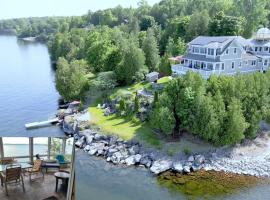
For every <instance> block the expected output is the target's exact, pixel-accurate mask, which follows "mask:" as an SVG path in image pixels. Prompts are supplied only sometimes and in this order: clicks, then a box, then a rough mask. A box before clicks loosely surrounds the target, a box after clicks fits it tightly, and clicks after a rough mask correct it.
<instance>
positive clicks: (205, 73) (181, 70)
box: [172, 64, 222, 79]
mask: <svg viewBox="0 0 270 200" xmlns="http://www.w3.org/2000/svg"><path fill="white" fill-rule="evenodd" d="M172 71H173V73H176V74H179V75H184V74H186V73H187V72H188V71H193V72H197V73H199V74H201V76H202V77H203V78H206V79H207V78H209V77H210V76H211V75H213V74H216V75H220V74H222V71H217V70H207V69H197V68H191V67H187V66H184V65H182V64H178V65H172Z"/></svg>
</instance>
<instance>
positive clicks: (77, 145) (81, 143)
mask: <svg viewBox="0 0 270 200" xmlns="http://www.w3.org/2000/svg"><path fill="white" fill-rule="evenodd" d="M84 144H85V136H82V137H81V138H80V139H79V140H78V141H77V142H75V146H76V147H79V148H82V147H83V145H84Z"/></svg>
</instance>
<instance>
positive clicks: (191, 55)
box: [183, 53, 220, 62]
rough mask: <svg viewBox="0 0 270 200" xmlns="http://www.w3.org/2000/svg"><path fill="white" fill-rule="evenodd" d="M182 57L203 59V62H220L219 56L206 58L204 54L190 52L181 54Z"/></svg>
mask: <svg viewBox="0 0 270 200" xmlns="http://www.w3.org/2000/svg"><path fill="white" fill-rule="evenodd" d="M183 58H184V59H192V60H198V61H205V62H220V57H219V56H217V57H216V58H206V57H205V55H199V54H190V53H188V54H187V55H184V56H183Z"/></svg>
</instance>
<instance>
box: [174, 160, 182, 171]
mask: <svg viewBox="0 0 270 200" xmlns="http://www.w3.org/2000/svg"><path fill="white" fill-rule="evenodd" d="M172 169H173V170H174V171H176V172H179V173H181V172H183V165H182V163H181V162H179V161H178V162H174V163H173V167H172Z"/></svg>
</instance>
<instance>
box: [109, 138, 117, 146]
mask: <svg viewBox="0 0 270 200" xmlns="http://www.w3.org/2000/svg"><path fill="white" fill-rule="evenodd" d="M117 140H118V137H117V136H111V137H110V140H109V144H110V145H113V144H115V143H116V142H117Z"/></svg>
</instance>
